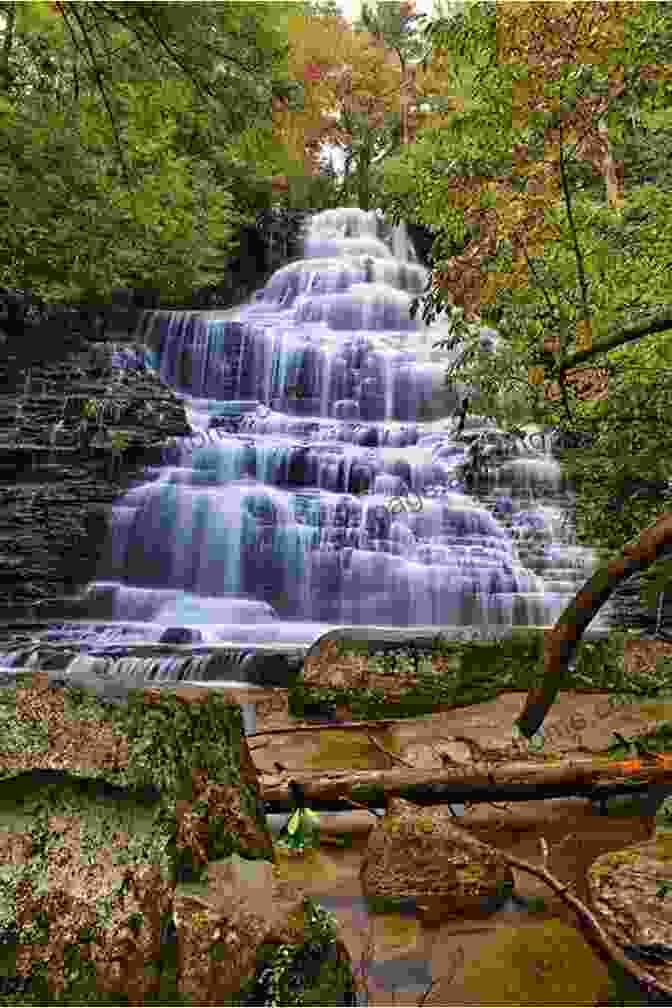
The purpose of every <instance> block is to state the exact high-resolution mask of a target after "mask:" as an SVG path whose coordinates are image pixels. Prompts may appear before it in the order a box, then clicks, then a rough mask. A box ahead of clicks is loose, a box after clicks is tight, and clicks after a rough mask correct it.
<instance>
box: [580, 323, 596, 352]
mask: <svg viewBox="0 0 672 1008" xmlns="http://www.w3.org/2000/svg"><path fill="white" fill-rule="evenodd" d="M592 345H593V333H592V328H591V323H590V319H579V321H578V322H577V323H576V349H577V350H590V348H591V347H592Z"/></svg>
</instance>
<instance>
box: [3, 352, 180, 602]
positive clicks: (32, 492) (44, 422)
mask: <svg viewBox="0 0 672 1008" xmlns="http://www.w3.org/2000/svg"><path fill="white" fill-rule="evenodd" d="M122 432H123V433H122ZM188 433H190V428H189V425H188V423H187V419H186V416H185V412H184V407H183V405H182V402H181V400H180V399H179V398H178V397H177V396H176V394H175V393H174V392H173V391H172V389H170V388H169V387H167V386H166V385H164V384H162V382H161V381H160V379H159V377H158V375H157V374H156V372H154V371H151V370H148V369H147V368H145V366H144V361H143V359H142V354H141V352H140V348H139V347H137V346H136V345H135V344H134V343H132V342H126V343H124V344H121V343H109V342H94V341H93V340H87V339H86V338H84V339H82V340H81V341H80V342H79V345H78V346H77V348H76V349H72V348H71V347H68V348H66V349H64V352H63V354H62V359H57V360H56V361H53V360H52V361H50V362H48V363H42V364H40V363H37V364H36V363H33V364H32V366H31V367H29V368H24V369H23V370H22V371H21V372H20V373H19V375H18V381H17V380H16V379H15V380H14V381H7V382H6V383H5V385H4V387H3V391H2V392H1V393H0V619H10V618H11V619H13V618H20V617H23V616H27V617H29V618H31V619H32V618H35V619H40V618H45V617H47V616H50V615H51V614H52V613H54V614H55V613H57V612H59V611H62V610H59V599H61V598H62V597H64V596H71V595H73V594H74V593H76V592H77V591H78V589H80V588H81V587H83V586H84V585H85V584H86V583H87V582H88V581H90V580H92V579H93V578H94V577H95V574H96V567H97V563H98V560H99V557H100V556H101V553H102V550H103V549H104V547H105V543H106V539H107V527H108V516H109V513H110V507H111V505H112V503H113V502H114V500H115V499H116V498H118V497H119V496H120V495H121V494H123V493H124V492H125V491H126V490H127V489H128V488H129V487H130V486H131V485H132V484H133V483H134V482H137V481H138V480H139V479H141V478H142V474H143V469H144V467H145V466H146V465H148V464H150V465H151V464H152V462H158V461H159V455H160V448H161V444H162V443H163V442H164V441H165V440H166V439H167V438H169V437H171V436H179V435H184V434H188Z"/></svg>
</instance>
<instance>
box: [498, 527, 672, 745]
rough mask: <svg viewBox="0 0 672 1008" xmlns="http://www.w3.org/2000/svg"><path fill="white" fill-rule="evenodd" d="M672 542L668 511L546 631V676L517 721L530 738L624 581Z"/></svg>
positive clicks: (599, 572) (601, 569)
mask: <svg viewBox="0 0 672 1008" xmlns="http://www.w3.org/2000/svg"><path fill="white" fill-rule="evenodd" d="M670 543H672V512H665V513H664V514H663V515H661V517H660V518H658V519H657V520H656V521H655V522H654V523H653V525H649V527H648V528H646V529H644V531H643V532H642V533H641V535H640V537H639V539H637V541H636V542H632V543H627V544H626V545H625V546H624V547H623V553H622V554H621V556H619V557H616V559H615V560H610V561H609V562H608V563H607V564H604V565H602V566H601V567H599V568H598V569H597V570H596V571H595V573H594V574H593V576H592V577H591V578H589V580H588V581H586V583H585V584H584V586H583V588H581V590H580V591H579V592H578V593H577V594H576V595H575V597H574V600H573V601H572V602H571V603H570V605H568V606H567V608H566V609H565V611H564V612H563V614H562V616H561V617H560V619H559V620H558V622H557V623H556V624H555V626H554V627H553V628H552V629H551V630H547V631H545V633H544V655H543V679H542V683H541V686H537V687H536V688H535V689H532V690H530V692H529V694H528V696H527V701H526V703H525V707H524V708H523V712H522V714H521V715H520V717H519V718H518V719H517V720H516V722H515V723H516V724H517V726H518V728H519V729H520V731H521V732H522V733H523V735H524V736H525V737H526V738H531V737H532V735H534V733H535V732H536V731H537V730H538V729H539V727H540V725H541V724H542V723H543V720H544V718H545V717H546V715H547V713H548V711H549V708H550V707H551V704H552V703H553V702H554V700H555V698H556V697H557V695H558V691H559V690H560V689H562V683H563V679H564V677H565V675H566V672H567V667H568V665H569V662H570V660H571V658H572V656H573V654H574V652H575V650H576V645H577V644H578V642H579V640H580V638H581V634H582V633H583V631H584V630H585V629H586V627H587V626H588V624H589V623H590V622H591V620H592V619H593V617H594V616H595V615H596V613H597V612H598V610H599V609H600V608H601V607H602V606H603V605H604V603H605V602H606V601H607V599H608V598H609V597H610V596H611V595H612V594H613V593H614V591H615V590H616V589H617V588H618V587H619V585H620V584H622V583H623V581H627V579H628V578H629V577H632V575H633V574H637V573H638V572H640V571H645V570H646V569H647V568H648V567H650V566H651V564H652V563H654V561H655V560H657V559H658V557H659V556H660V555H661V554H662V553H663V550H664V549H665V547H666V546H667V545H669V544H670Z"/></svg>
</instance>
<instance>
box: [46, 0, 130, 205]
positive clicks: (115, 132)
mask: <svg viewBox="0 0 672 1008" xmlns="http://www.w3.org/2000/svg"><path fill="white" fill-rule="evenodd" d="M71 6H72V13H73V16H74V18H75V20H76V22H77V24H78V25H79V29H80V31H81V33H82V37H83V39H84V43H85V45H86V48H87V50H88V53H89V58H90V60H91V68H92V70H93V72H94V75H95V78H96V82H97V84H98V89H99V91H100V94H101V97H102V99H103V102H104V104H105V108H106V109H107V114H108V116H109V119H110V125H111V126H112V133H113V136H114V144H115V147H116V148H117V154H118V156H119V163H120V165H121V171H122V175H123V178H124V182H125V184H126V187H127V188H128V189H129V191H130V190H132V189H133V188H134V186H133V183H132V181H131V174H130V171H129V169H128V165H127V162H126V158H125V156H124V149H123V147H122V144H121V138H120V136H119V131H118V130H117V122H116V119H115V117H114V112H113V111H112V106H111V105H110V101H109V99H108V96H107V89H106V87H105V81H104V79H103V76H102V74H101V72H100V68H99V66H98V60H97V59H96V54H95V52H94V49H93V45H92V44H91V39H90V37H89V34H88V31H87V29H86V26H85V25H84V23H83V22H82V19H81V17H80V16H79V12H78V10H77V5H76V4H75V3H73V4H72V5H71ZM56 7H57V9H58V10H59V12H60V14H61V17H62V18H63V21H64V22H65V24H66V25H67V27H68V31H69V32H70V37H71V38H72V40H73V43H74V45H75V46H76V48H77V50H78V51H79V45H78V42H77V37H76V35H75V33H74V31H73V30H72V27H71V25H70V23H69V21H68V15H67V13H66V10H65V7H66V5H65V3H62V2H57V4H56Z"/></svg>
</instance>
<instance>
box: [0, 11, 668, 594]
mask: <svg viewBox="0 0 672 1008" xmlns="http://www.w3.org/2000/svg"><path fill="white" fill-rule="evenodd" d="M671 94H672V11H671V10H670V4H667V3H638V2H615V3H602V2H592V3H590V4H585V3H576V2H572V0H570V2H557V3H556V2H553V3H535V2H529V3H523V4H521V3H506V2H500V3H494V2H491V0H487V2H480V0H476V2H468V3H466V4H465V3H445V4H444V7H443V11H442V13H441V14H440V15H438V16H434V17H432V18H429V17H426V16H419V15H417V14H416V13H415V10H414V8H413V5H412V3H403V2H398V0H395V2H387V3H379V4H378V5H377V7H376V8H375V10H369V9H367V8H366V7H365V8H364V9H363V12H362V19H361V21H360V22H358V23H356V24H355V25H350V24H349V23H348V22H347V21H345V20H344V18H343V17H342V16H341V14H340V12H339V9H338V6H337V4H336V3H334V2H332V0H326V2H313V3H303V2H300V3H282V2H278V3H235V4H232V3H189V4H178V3H152V4H143V3H115V2H106V0H97V2H95V3H91V2H88V3H87V2H83V3H75V2H66V0H62V2H51V0H50V2H46V0H37V2H34V0H29V2H22V3H15V2H3V3H0V138H1V139H0V201H2V215H1V217H0V220H2V224H1V225H0V285H2V286H4V287H6V288H21V289H26V288H29V289H30V290H31V291H32V292H33V293H34V294H35V295H36V296H37V297H39V298H42V299H44V300H45V301H48V302H64V303H82V302H87V301H92V302H94V303H100V302H101V300H104V299H105V298H108V297H110V296H111V295H112V293H113V291H115V290H117V289H119V288H134V287H143V286H144V285H147V284H149V285H150V286H151V287H152V288H154V289H157V290H159V292H160V295H161V297H162V299H163V302H162V303H166V304H170V303H176V302H177V301H179V299H180V297H185V296H187V295H188V293H189V292H190V291H192V290H193V289H194V288H197V287H202V286H204V285H208V284H213V285H214V284H216V283H217V280H218V278H219V277H220V276H221V275H222V273H224V272H225V271H226V269H227V264H228V263H230V262H231V261H232V260H233V259H234V257H235V254H236V250H237V247H238V244H239V241H240V234H241V230H242V229H243V228H244V227H245V226H246V225H249V224H250V223H252V222H254V220H255V219H256V216H257V214H258V213H259V212H260V211H262V210H265V209H268V208H271V207H274V206H275V207H277V206H285V207H288V208H291V209H294V210H300V209H306V210H310V211H316V210H321V209H326V208H329V207H334V206H343V205H345V206H347V205H352V206H360V207H362V208H363V209H369V208H374V207H378V208H380V209H381V210H383V211H384V212H385V213H387V214H388V215H390V216H392V217H393V218H395V219H405V220H406V221H408V222H409V223H411V224H412V223H415V224H418V225H422V226H423V227H424V228H425V229H426V230H427V232H428V233H429V235H430V236H431V255H430V265H431V269H432V272H431V278H430V285H429V287H428V290H427V292H426V294H425V296H424V297H423V298H422V299H420V300H419V303H418V305H417V306H416V307H417V310H418V311H420V310H421V311H422V313H423V316H424V317H425V318H426V319H427V320H430V319H431V318H432V317H434V316H435V315H436V314H437V313H439V312H445V313H446V314H447V315H448V316H449V317H450V319H451V320H452V337H451V338H452V339H456V340H457V339H459V340H461V341H462V346H463V348H464V349H463V353H462V355H461V358H460V361H459V363H458V365H457V366H456V367H455V368H453V370H452V371H451V373H450V374H449V375H447V378H450V379H451V380H455V379H459V380H461V381H466V382H467V383H468V384H470V385H471V387H472V388H473V390H474V395H473V397H472V400H471V402H470V409H471V410H472V411H473V412H474V413H480V414H483V415H487V416H490V417H492V418H493V419H495V420H496V421H497V422H498V424H500V425H501V426H503V427H508V428H510V427H512V426H519V425H521V424H523V423H529V422H534V423H538V424H540V425H542V426H553V427H556V428H560V429H561V430H563V431H565V432H567V433H571V434H573V435H574V436H575V441H574V444H575V447H573V448H570V449H568V450H567V451H566V452H565V453H564V457H563V463H564V464H565V465H566V467H567V470H568V475H569V476H570V478H571V479H572V480H573V481H574V485H575V488H576V491H577V502H576V516H575V517H576V523H577V532H578V537H579V541H582V542H585V543H587V544H589V545H591V546H592V547H593V548H595V549H596V550H597V552H598V557H600V558H606V557H608V556H611V555H613V553H614V552H616V551H618V550H619V549H620V548H621V547H622V546H623V544H624V543H625V542H628V541H629V540H631V539H632V538H633V537H636V536H637V534H638V533H639V531H640V530H641V529H642V528H643V527H644V526H646V525H647V524H649V523H650V522H652V521H653V520H655V519H656V518H657V517H659V516H660V515H661V513H663V512H665V511H666V510H667V509H669V508H670V501H671V500H672V492H671V491H670V487H671V486H672V482H671V481H672V429H671V427H672V425H671V424H670V417H672V339H671V337H670V333H671V331H672V263H671V257H672V213H671V212H670V211H671V210H672V167H671V166H672V158H671V157H670V153H671V148H672V109H671ZM335 149H338V150H340V151H341V152H342V162H343V169H342V171H341V172H340V173H337V172H336V171H335V168H334V161H333V157H332V159H331V161H330V158H329V152H330V151H331V152H332V154H333V152H334V150H335ZM483 323H486V324H489V325H491V326H493V327H494V328H496V329H497V331H498V333H499V340H498V343H497V347H496V349H495V351H494V353H489V354H488V353H485V352H483V351H482V350H481V349H480V344H479V341H478V335H477V329H478V325H480V324H483ZM579 432H580V433H581V434H582V436H583V441H582V445H583V447H581V448H578V447H576V444H577V443H578V442H577V440H576V435H577V433H579ZM642 584H643V593H644V599H645V602H646V604H647V606H648V607H649V608H650V609H653V608H655V605H656V604H657V601H658V600H659V599H660V597H661V592H669V591H672V560H670V559H669V557H666V556H664V555H663V556H661V557H660V558H659V559H658V561H657V562H656V563H655V564H653V566H652V567H651V568H650V569H649V570H648V571H647V574H646V575H645V577H644V578H643V582H642Z"/></svg>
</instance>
